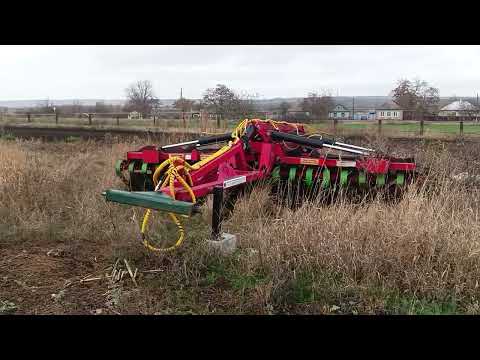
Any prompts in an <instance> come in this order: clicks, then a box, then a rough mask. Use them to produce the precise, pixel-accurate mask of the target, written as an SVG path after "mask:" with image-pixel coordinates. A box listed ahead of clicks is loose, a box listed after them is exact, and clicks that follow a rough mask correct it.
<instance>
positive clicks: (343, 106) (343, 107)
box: [332, 104, 349, 111]
mask: <svg viewBox="0 0 480 360" xmlns="http://www.w3.org/2000/svg"><path fill="white" fill-rule="evenodd" d="M337 108H339V109H340V110H338V109H337ZM332 111H349V109H348V108H347V107H346V106H345V105H342V104H335V106H334V107H333V110H332Z"/></svg>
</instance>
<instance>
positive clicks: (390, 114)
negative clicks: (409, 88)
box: [376, 103, 403, 120]
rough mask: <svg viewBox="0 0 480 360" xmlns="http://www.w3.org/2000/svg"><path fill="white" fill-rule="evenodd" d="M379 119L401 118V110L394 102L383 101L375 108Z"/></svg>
mask: <svg viewBox="0 0 480 360" xmlns="http://www.w3.org/2000/svg"><path fill="white" fill-rule="evenodd" d="M376 118H377V119H379V120H403V110H402V109H401V108H400V106H398V105H397V104H395V103H385V104H383V105H382V106H380V108H378V109H377V110H376Z"/></svg>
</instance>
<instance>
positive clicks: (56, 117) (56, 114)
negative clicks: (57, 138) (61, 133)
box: [55, 113, 58, 124]
mask: <svg viewBox="0 0 480 360" xmlns="http://www.w3.org/2000/svg"><path fill="white" fill-rule="evenodd" d="M55 124H58V113H55Z"/></svg>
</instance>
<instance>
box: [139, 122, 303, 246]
mask: <svg viewBox="0 0 480 360" xmlns="http://www.w3.org/2000/svg"><path fill="white" fill-rule="evenodd" d="M255 122H268V123H270V124H271V125H272V126H273V127H274V128H275V129H278V126H277V125H280V124H288V125H293V126H294V127H295V128H296V129H297V131H298V125H300V124H293V123H287V122H283V121H273V120H258V119H255V120H249V119H245V120H243V121H242V122H240V123H239V124H238V125H237V127H236V128H235V129H234V130H233V132H232V138H233V141H230V142H229V143H228V144H227V145H225V146H223V147H222V148H220V149H219V150H218V151H216V152H215V153H213V154H212V155H210V156H208V157H207V158H205V159H203V160H201V161H199V162H197V163H195V164H193V165H190V164H189V163H187V162H186V161H185V160H184V159H183V158H181V157H176V156H174V157H171V158H169V159H167V160H165V161H164V162H162V163H161V164H160V165H159V166H158V167H157V168H156V169H155V172H154V173H153V183H154V185H155V191H159V189H160V188H162V187H164V186H167V184H168V186H169V189H170V196H171V197H172V198H173V199H175V187H174V182H175V180H178V182H179V183H180V184H181V185H182V186H183V187H184V188H185V190H186V191H187V192H188V194H189V195H190V197H191V199H192V203H193V204H195V203H196V201H197V200H196V198H195V194H194V192H193V190H192V188H191V186H193V182H192V178H191V176H190V170H198V169H200V168H201V167H202V166H204V165H205V164H207V163H209V162H210V161H212V160H214V159H216V158H217V157H219V156H221V155H223V154H224V153H226V152H227V151H228V150H230V148H231V147H232V145H233V144H235V143H237V142H238V141H239V140H240V137H241V136H242V135H243V134H244V133H245V131H246V128H247V126H248V124H250V123H255ZM176 162H177V163H181V165H175V163H176ZM167 166H168V169H167V170H166V171H165V177H164V180H163V182H162V183H161V184H160V181H159V179H160V174H161V173H162V171H163V170H164V169H165V168H167ZM179 170H183V172H184V173H185V175H186V177H187V179H188V182H189V183H190V184H188V183H187V181H186V180H185V179H184V178H183V177H182V176H181V175H180V173H179ZM151 213H152V210H151V209H147V210H146V212H145V215H144V217H143V221H142V226H141V229H140V232H141V234H142V240H143V244H144V245H145V247H146V248H147V249H149V250H151V251H155V252H165V251H171V250H174V249H175V248H177V247H179V246H180V245H181V244H182V242H183V240H184V238H185V230H184V228H183V226H182V223H181V222H180V220H179V219H178V218H177V216H176V215H175V214H174V213H171V212H169V213H168V214H169V215H170V218H171V219H172V221H173V222H174V223H175V225H177V228H178V232H179V237H178V239H177V242H176V243H175V244H174V245H172V246H170V247H167V248H157V247H155V246H153V245H151V244H150V243H149V242H148V240H147V239H146V237H145V233H146V231H147V225H148V221H149V219H150V216H151Z"/></svg>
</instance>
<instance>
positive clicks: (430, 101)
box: [392, 79, 440, 117]
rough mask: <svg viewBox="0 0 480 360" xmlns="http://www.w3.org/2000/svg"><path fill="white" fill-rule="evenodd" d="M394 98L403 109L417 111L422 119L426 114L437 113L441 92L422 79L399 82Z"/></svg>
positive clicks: (393, 91) (393, 93)
mask: <svg viewBox="0 0 480 360" xmlns="http://www.w3.org/2000/svg"><path fill="white" fill-rule="evenodd" d="M392 97H393V102H394V103H396V104H397V105H398V106H400V107H401V108H402V109H404V110H411V111H415V114H416V115H420V116H421V117H423V116H424V115H425V114H426V113H436V112H437V111H438V103H439V101H440V96H439V90H438V89H437V88H435V87H433V86H430V85H429V84H428V83H427V82H426V81H424V80H420V79H415V80H414V81H410V80H406V79H403V80H399V81H398V84H397V87H396V88H395V89H393V90H392Z"/></svg>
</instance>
